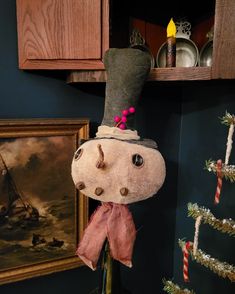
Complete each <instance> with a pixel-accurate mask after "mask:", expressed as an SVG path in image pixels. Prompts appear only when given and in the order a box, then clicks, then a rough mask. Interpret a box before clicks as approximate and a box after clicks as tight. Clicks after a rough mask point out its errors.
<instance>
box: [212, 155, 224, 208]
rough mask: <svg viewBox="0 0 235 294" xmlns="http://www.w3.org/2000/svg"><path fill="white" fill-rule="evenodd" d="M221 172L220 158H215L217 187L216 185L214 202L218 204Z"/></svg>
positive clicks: (221, 181) (221, 182)
mask: <svg viewBox="0 0 235 294" xmlns="http://www.w3.org/2000/svg"><path fill="white" fill-rule="evenodd" d="M222 177H223V174H222V160H221V159H219V160H217V187H216V192H215V201H214V203H215V204H218V203H219V201H220V194H221V189H222V184H223V180H222Z"/></svg>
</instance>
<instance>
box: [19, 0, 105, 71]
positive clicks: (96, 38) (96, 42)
mask: <svg viewBox="0 0 235 294" xmlns="http://www.w3.org/2000/svg"><path fill="white" fill-rule="evenodd" d="M107 3H108V0H34V1H32V0H17V29H18V48H19V65H20V68H24V69H29V68H32V66H33V64H34V65H36V64H37V65H38V63H36V64H35V63H32V66H29V63H30V61H33V60H40V62H42V64H43V61H45V69H46V68H47V67H48V63H47V61H49V60H50V61H52V62H54V61H56V60H65V61H66V60H68V61H69V60H72V61H73V60H79V59H83V60H85V59H89V60H91V61H92V60H101V59H102V50H103V49H102V48H103V47H104V48H105V49H106V48H107V46H108V45H107V44H108V41H109V39H108V34H107V29H108V26H107V28H105V30H104V33H103V34H102V23H103V24H105V25H106V23H105V21H106V22H107V21H108V20H107V18H108V4H107ZM102 5H104V9H103V11H102V7H103V6H102ZM103 16H104V18H105V19H106V20H102V17H103ZM52 62H50V64H51V63H52ZM55 63H57V65H58V62H55ZM69 63H70V62H69ZM59 64H61V62H59ZM81 64H83V65H84V63H81ZM91 64H92V63H90V64H89V66H88V68H90V66H91ZM93 65H95V64H93ZM26 66H27V67H26ZM67 66H68V63H65V67H63V66H62V67H61V68H58V69H66V68H67ZM77 66H79V64H77ZM40 68H44V67H43V66H40ZM53 68H56V66H54V67H53ZM72 68H74V67H72ZM77 68H79V67H77ZM35 69H37V68H35Z"/></svg>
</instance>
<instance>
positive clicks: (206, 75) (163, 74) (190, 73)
mask: <svg viewBox="0 0 235 294" xmlns="http://www.w3.org/2000/svg"><path fill="white" fill-rule="evenodd" d="M210 79H211V67H174V68H153V69H152V70H151V72H150V74H149V77H148V81H194V80H210ZM78 82H80V83H81V82H83V83H87V82H94V83H97V82H106V71H105V70H89V71H87V70H85V71H82V70H80V71H71V72H70V74H69V75H68V78H67V83H78Z"/></svg>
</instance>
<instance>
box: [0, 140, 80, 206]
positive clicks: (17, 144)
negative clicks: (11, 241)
mask: <svg viewBox="0 0 235 294" xmlns="http://www.w3.org/2000/svg"><path fill="white" fill-rule="evenodd" d="M73 142H74V137H73V136H55V137H52V136H50V137H32V138H17V139H15V140H13V139H10V140H8V139H1V141H0V153H1V155H2V157H3V159H4V161H5V162H6V165H7V167H8V169H9V171H10V173H11V175H12V176H13V178H14V180H15V183H16V185H17V187H18V188H19V189H20V190H22V191H23V192H24V195H25V196H26V195H27V196H26V197H29V198H34V197H35V198H39V199H40V200H41V201H48V200H49V201H50V200H55V199H61V198H63V197H64V196H69V197H74V184H73V182H72V178H71V163H72V158H73V154H74V145H73Z"/></svg>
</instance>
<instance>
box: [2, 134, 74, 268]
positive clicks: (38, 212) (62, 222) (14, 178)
mask: <svg viewBox="0 0 235 294" xmlns="http://www.w3.org/2000/svg"><path fill="white" fill-rule="evenodd" d="M73 148H74V147H73V142H72V138H70V137H69V136H61V137H60V136H55V137H38V138H19V139H16V140H8V139H4V140H1V142H0V271H4V270H7V269H11V268H16V267H21V266H26V265H31V264H35V263H40V262H46V261H51V260H54V259H61V258H65V257H69V256H74V255H75V250H76V243H77V240H76V238H77V237H76V218H77V217H76V201H75V197H76V193H75V188H74V184H73V182H72V179H71V174H70V166H71V161H72V157H73V153H74V150H73Z"/></svg>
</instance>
